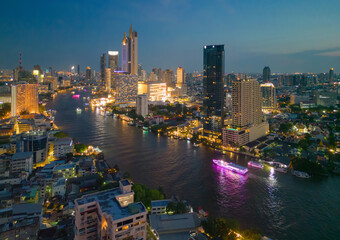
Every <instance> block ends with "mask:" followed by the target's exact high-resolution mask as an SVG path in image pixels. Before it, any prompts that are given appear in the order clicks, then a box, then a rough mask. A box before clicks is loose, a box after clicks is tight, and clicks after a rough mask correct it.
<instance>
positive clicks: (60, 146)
mask: <svg viewBox="0 0 340 240" xmlns="http://www.w3.org/2000/svg"><path fill="white" fill-rule="evenodd" d="M73 152H74V144H73V140H72V138H58V139H56V140H55V142H54V146H53V156H54V157H55V158H62V157H66V154H67V153H73Z"/></svg>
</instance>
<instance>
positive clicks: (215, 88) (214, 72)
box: [203, 45, 225, 135]
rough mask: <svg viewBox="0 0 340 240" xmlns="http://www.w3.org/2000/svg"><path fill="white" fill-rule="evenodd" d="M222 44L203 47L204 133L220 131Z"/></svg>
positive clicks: (221, 118)
mask: <svg viewBox="0 0 340 240" xmlns="http://www.w3.org/2000/svg"><path fill="white" fill-rule="evenodd" d="M223 77H224V45H209V46H204V49H203V94H204V99H203V129H204V135H209V134H210V133H212V132H220V131H221V128H222V127H223V119H224V111H223V106H224V95H225V94H224V89H223Z"/></svg>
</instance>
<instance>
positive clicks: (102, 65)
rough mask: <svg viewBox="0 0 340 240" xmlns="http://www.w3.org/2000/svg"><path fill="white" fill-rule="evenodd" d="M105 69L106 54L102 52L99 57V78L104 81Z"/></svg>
mask: <svg viewBox="0 0 340 240" xmlns="http://www.w3.org/2000/svg"><path fill="white" fill-rule="evenodd" d="M105 69H106V54H105V53H103V55H101V57H100V80H101V82H102V83H105Z"/></svg>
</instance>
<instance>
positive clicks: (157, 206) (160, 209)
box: [151, 199, 171, 214]
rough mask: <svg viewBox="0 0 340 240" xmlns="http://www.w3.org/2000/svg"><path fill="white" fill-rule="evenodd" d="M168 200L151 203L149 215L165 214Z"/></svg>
mask: <svg viewBox="0 0 340 240" xmlns="http://www.w3.org/2000/svg"><path fill="white" fill-rule="evenodd" d="M169 202H171V200H170V199H165V200H156V201H151V214H166V208H167V206H168V204H169Z"/></svg>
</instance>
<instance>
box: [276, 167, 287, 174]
mask: <svg viewBox="0 0 340 240" xmlns="http://www.w3.org/2000/svg"><path fill="white" fill-rule="evenodd" d="M275 171H276V172H280V173H287V172H288V169H287V168H282V167H278V168H275Z"/></svg>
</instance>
